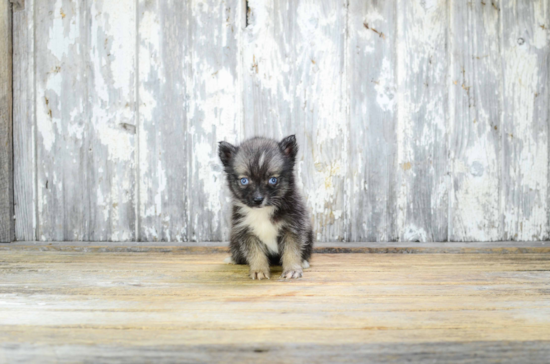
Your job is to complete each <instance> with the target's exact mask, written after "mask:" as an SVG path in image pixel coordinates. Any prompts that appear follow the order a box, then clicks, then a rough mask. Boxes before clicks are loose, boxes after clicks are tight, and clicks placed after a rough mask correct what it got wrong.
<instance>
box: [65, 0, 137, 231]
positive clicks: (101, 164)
mask: <svg viewBox="0 0 550 364" xmlns="http://www.w3.org/2000/svg"><path fill="white" fill-rule="evenodd" d="M84 11H85V12H86V13H87V14H88V15H87V16H88V24H87V26H88V27H89V29H87V31H88V32H89V34H88V37H89V39H88V42H89V43H88V44H89V47H90V49H89V50H88V54H87V60H86V61H87V65H88V69H87V72H88V76H87V81H88V88H87V91H86V92H87V94H86V96H87V101H88V106H87V111H86V112H87V114H88V115H87V120H84V124H83V125H82V127H81V129H77V131H75V137H76V138H78V137H79V135H80V133H83V134H82V137H83V138H85V139H86V142H85V143H87V145H88V150H87V151H86V154H85V158H86V162H85V163H86V170H85V171H84V172H85V175H86V183H87V184H86V187H84V186H81V187H80V188H83V189H85V191H83V193H84V194H85V195H86V198H87V199H88V201H89V204H90V212H89V220H88V221H85V220H84V221H83V222H84V224H87V225H89V227H88V229H89V232H88V233H87V234H86V235H85V236H83V237H82V239H83V240H98V241H131V240H136V236H135V231H136V229H135V224H136V216H135V209H136V201H135V200H136V191H135V189H136V188H135V186H136V165H135V153H136V123H137V120H136V112H135V104H136V103H135V101H136V97H135V94H136V90H135V87H136V62H137V60H136V56H135V54H136V30H137V28H136V4H135V1H134V0H120V1H115V2H111V1H108V2H104V3H98V2H95V1H90V2H87V3H86V5H85V9H84ZM67 91H69V90H67ZM86 124H87V125H86ZM69 132H70V130H69ZM75 202H76V201H75Z"/></svg>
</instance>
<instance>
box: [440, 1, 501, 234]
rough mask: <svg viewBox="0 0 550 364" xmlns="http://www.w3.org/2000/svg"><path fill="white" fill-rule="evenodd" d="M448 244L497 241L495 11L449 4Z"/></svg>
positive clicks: (492, 6) (487, 5)
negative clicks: (452, 242) (449, 183)
mask: <svg viewBox="0 0 550 364" xmlns="http://www.w3.org/2000/svg"><path fill="white" fill-rule="evenodd" d="M450 11H451V12H450V17H451V25H452V27H451V31H452V35H451V42H450V47H451V49H450V56H451V59H450V62H451V71H450V72H451V84H450V128H449V133H450V135H451V137H450V145H449V153H450V154H449V159H450V163H451V175H452V182H451V192H450V195H449V234H450V235H449V240H451V241H478V240H481V241H494V240H499V239H500V236H501V235H500V234H501V232H500V217H499V187H500V185H499V180H500V178H499V176H500V163H499V152H500V133H501V125H500V115H501V112H502V110H501V89H502V88H501V80H502V72H501V63H500V14H501V11H500V8H499V7H498V5H497V2H492V3H491V2H483V1H473V2H468V3H467V2H463V1H451V9H450Z"/></svg>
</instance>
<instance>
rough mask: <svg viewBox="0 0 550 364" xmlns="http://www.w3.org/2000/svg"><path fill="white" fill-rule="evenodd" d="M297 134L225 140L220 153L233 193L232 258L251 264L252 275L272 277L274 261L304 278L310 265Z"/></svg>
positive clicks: (308, 225)
mask: <svg viewBox="0 0 550 364" xmlns="http://www.w3.org/2000/svg"><path fill="white" fill-rule="evenodd" d="M297 153H298V144H297V143H296V138H295V136H294V135H291V136H288V137H286V138H284V139H283V140H282V141H281V142H279V143H278V142H277V141H275V140H273V139H267V138H261V137H255V138H252V139H248V140H246V141H244V142H243V143H242V144H241V145H239V146H233V145H231V144H229V143H227V142H220V143H219V148H218V154H219V156H220V159H221V161H222V163H223V166H224V171H225V173H226V176H227V184H228V185H229V189H230V190H231V194H232V195H233V213H232V221H231V239H230V243H229V247H230V250H231V257H229V258H228V259H226V262H227V263H234V264H248V265H249V266H250V277H251V278H252V279H263V278H268V279H269V276H270V274H269V265H270V264H282V266H283V274H282V276H281V278H285V279H289V278H300V277H302V268H308V267H309V260H310V258H311V252H312V249H313V230H312V227H311V221H310V218H309V214H308V212H307V210H306V207H305V204H304V201H303V199H302V197H301V195H300V193H299V192H298V190H297V188H296V183H295V178H294V164H295V162H296V154H297Z"/></svg>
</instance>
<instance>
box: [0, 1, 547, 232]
mask: <svg viewBox="0 0 550 364" xmlns="http://www.w3.org/2000/svg"><path fill="white" fill-rule="evenodd" d="M13 8H14V18H13V20H14V21H13V25H14V30H15V32H14V38H13V40H14V43H13V44H14V46H15V48H14V57H15V58H14V59H15V61H16V62H15V63H14V70H13V80H14V82H13V87H14V99H13V100H14V122H15V124H14V128H13V135H14V138H13V139H14V140H13V142H14V146H13V149H14V151H15V154H14V156H13V160H14V162H15V169H14V176H13V182H11V181H12V180H11V179H8V180H7V182H6V183H8V184H12V183H13V185H14V188H13V189H14V197H13V199H14V203H13V204H14V207H15V211H14V213H15V230H16V239H17V240H22V241H33V240H49V241H59V240H67V241H71V240H72V241H75V240H80V241H128V242H129V241H147V242H155V241H165V242H187V241H192V242H201V241H222V240H227V239H228V233H229V225H230V223H229V213H228V208H229V194H228V191H227V188H226V186H225V182H224V176H223V173H222V171H221V166H220V164H219V161H218V159H217V156H216V143H217V142H218V141H220V140H226V141H228V142H231V143H240V142H241V141H242V140H244V139H245V138H248V137H251V136H254V135H264V136H268V137H273V138H276V139H281V138H282V137H284V136H286V135H288V134H296V136H297V139H298V143H299V145H300V152H299V159H298V161H297V166H296V170H297V174H298V185H299V187H300V188H301V189H302V190H303V193H304V196H305V199H306V201H307V205H308V208H309V209H310V211H311V212H312V218H313V220H314V228H315V232H316V236H315V238H316V240H317V241H320V242H335V241H343V242H344V241H345V242H361V241H371V242H372V241H392V242H393V241H400V242H409V241H410V242H417V241H418V242H431V241H453V242H454V241H470V240H474V241H499V240H515V241H543V240H545V239H548V237H549V236H550V235H549V234H550V223H549V221H550V193H549V191H550V183H549V178H550V173H549V170H550V169H549V168H550V167H549V164H550V159H549V158H548V156H549V155H550V142H549V140H548V136H549V132H548V117H549V115H550V111H549V106H548V102H547V100H548V84H549V83H550V72H549V70H548V67H549V66H548V62H547V61H548V57H549V52H550V44H549V41H548V39H549V38H548V32H549V31H548V29H549V27H550V25H549V24H550V6H548V4H547V1H545V0H536V1H530V2H518V1H501V2H498V1H492V2H489V1H479V0H476V1H471V2H465V3H463V2H459V1H450V0H433V1H420V0H414V1H404V0H390V1H383V2H382V1H370V0H369V1H363V2H361V1H355V0H350V1H347V0H346V1H340V0H339V1H328V0H326V1H325V0H323V1H311V0H296V1H293V2H287V3H285V2H280V1H276V0H269V1H259V0H249V1H240V0H208V1H198V0H196V1H195V0H193V1H187V2H184V3H181V2H174V1H171V2H170V1H169V2H162V1H157V0H155V1H145V0H139V1H134V0H124V1H119V2H116V4H114V3H112V4H111V3H109V4H107V3H105V2H94V1H90V0H87V1H84V2H79V3H74V4H73V3H68V2H65V1H59V2H54V1H53V0H52V1H42V2H40V3H38V2H36V3H35V2H34V1H33V0H27V1H26V2H15V3H14V5H13ZM8 134H9V133H8ZM4 135H7V134H4ZM10 160H11V159H10V158H8V159H7V161H8V163H10ZM10 188H11V187H10V186H8V190H9V189H10ZM8 190H5V189H3V190H2V191H8ZM4 198H5V197H4ZM8 198H10V197H9V194H8ZM8 205H9V206H11V203H8ZM8 205H7V206H8ZM10 216H12V215H10ZM3 221H8V220H5V219H4V220H3ZM8 240H11V239H8Z"/></svg>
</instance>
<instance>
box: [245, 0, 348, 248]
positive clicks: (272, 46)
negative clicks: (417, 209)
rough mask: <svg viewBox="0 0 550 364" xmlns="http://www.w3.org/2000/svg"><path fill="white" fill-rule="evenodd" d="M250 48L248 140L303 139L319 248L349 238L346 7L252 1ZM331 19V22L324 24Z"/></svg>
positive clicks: (302, 169)
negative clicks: (256, 136)
mask: <svg viewBox="0 0 550 364" xmlns="http://www.w3.org/2000/svg"><path fill="white" fill-rule="evenodd" d="M247 4H248V9H249V12H248V14H249V15H248V20H247V27H246V29H245V34H244V35H243V37H244V44H243V84H244V89H243V98H244V124H245V128H244V134H245V137H251V136H253V135H264V136H268V137H273V138H276V139H281V138H282V137H284V136H286V135H289V134H296V138H297V140H298V144H299V146H300V152H299V156H298V160H297V166H296V167H297V168H296V173H297V175H298V185H299V186H300V187H301V186H303V187H304V188H303V193H304V196H305V198H306V201H307V204H308V206H309V208H310V210H311V212H312V215H313V216H312V217H313V221H314V231H315V233H316V240H319V241H342V240H344V239H345V234H346V222H345V220H346V218H347V217H349V215H347V214H346V207H345V198H346V197H345V192H344V190H345V185H346V170H347V159H348V153H347V138H346V137H342V136H346V135H348V126H347V123H345V122H343V120H346V111H345V105H344V95H345V86H344V82H345V76H344V72H345V67H344V48H345V33H346V32H345V29H346V16H347V6H346V2H345V1H337V2H335V1H316V2H308V1H298V2H296V3H293V5H292V6H287V5H285V4H283V3H279V2H276V1H268V2H264V1H248V2H247ZM319 19H324V21H319Z"/></svg>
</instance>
